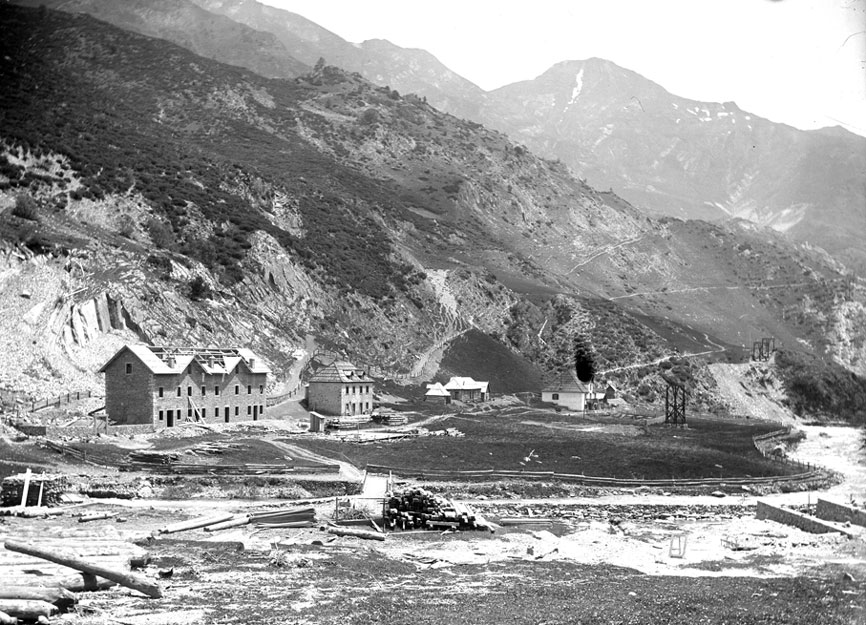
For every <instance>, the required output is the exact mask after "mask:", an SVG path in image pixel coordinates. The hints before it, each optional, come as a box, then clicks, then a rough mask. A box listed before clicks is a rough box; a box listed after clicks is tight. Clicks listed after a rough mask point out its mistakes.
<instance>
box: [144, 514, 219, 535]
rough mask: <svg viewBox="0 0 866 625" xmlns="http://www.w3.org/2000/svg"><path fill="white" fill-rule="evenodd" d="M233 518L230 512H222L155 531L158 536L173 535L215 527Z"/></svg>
mask: <svg viewBox="0 0 866 625" xmlns="http://www.w3.org/2000/svg"><path fill="white" fill-rule="evenodd" d="M232 518H234V515H233V514H232V513H231V512H223V513H222V514H215V515H212V516H205V517H198V518H195V519H190V520H189V521H181V522H180V523H172V524H171V525H166V526H165V527H162V528H160V529H158V530H157V533H159V534H174V533H177V532H185V531H187V530H195V529H199V528H201V527H207V526H208V525H216V524H217V523H225V522H226V521H230V520H231V519H232Z"/></svg>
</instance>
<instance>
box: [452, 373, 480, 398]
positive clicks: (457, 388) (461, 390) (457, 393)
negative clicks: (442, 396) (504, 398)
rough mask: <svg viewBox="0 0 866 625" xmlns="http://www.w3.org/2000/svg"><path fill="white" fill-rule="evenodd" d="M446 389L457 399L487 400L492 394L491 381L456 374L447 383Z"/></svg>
mask: <svg viewBox="0 0 866 625" xmlns="http://www.w3.org/2000/svg"><path fill="white" fill-rule="evenodd" d="M445 390H446V391H448V392H449V393H450V394H451V399H454V400H457V401H486V400H487V399H488V398H489V396H490V382H479V381H477V380H473V379H472V378H467V377H457V376H455V377H453V378H451V379H450V380H448V382H446V383H445Z"/></svg>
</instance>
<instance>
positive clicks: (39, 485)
mask: <svg viewBox="0 0 866 625" xmlns="http://www.w3.org/2000/svg"><path fill="white" fill-rule="evenodd" d="M25 488H26V489H27V499H26V501H25V502H24V505H26V506H37V505H42V506H50V505H54V504H58V503H60V497H61V495H63V493H65V492H66V491H67V490H68V489H69V480H68V479H67V478H66V476H65V475H60V474H38V473H29V474H28V473H19V474H18V475H10V476H9V477H7V478H4V479H3V484H2V486H0V501H2V504H3V505H4V506H18V505H21V498H22V497H23V496H24V490H25Z"/></svg>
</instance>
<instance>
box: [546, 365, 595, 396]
mask: <svg viewBox="0 0 866 625" xmlns="http://www.w3.org/2000/svg"><path fill="white" fill-rule="evenodd" d="M543 390H544V392H552V393H591V392H592V382H588V383H587V382H581V381H580V380H578V379H577V376H576V375H575V373H574V371H571V370H568V371H563V372H562V373H560V374H559V377H557V378H556V379H555V380H554V381H553V382H551V383H550V384H548V385H547V386H545V387H544V389H543Z"/></svg>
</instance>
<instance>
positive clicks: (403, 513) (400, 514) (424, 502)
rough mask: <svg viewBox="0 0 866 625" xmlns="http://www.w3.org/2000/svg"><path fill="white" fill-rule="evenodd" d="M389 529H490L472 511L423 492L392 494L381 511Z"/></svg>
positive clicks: (409, 491)
mask: <svg viewBox="0 0 866 625" xmlns="http://www.w3.org/2000/svg"><path fill="white" fill-rule="evenodd" d="M382 516H383V517H384V519H385V526H386V527H388V528H389V529H392V530H396V529H401V530H411V529H440V528H447V529H456V530H475V529H491V528H490V525H489V524H488V523H487V521H486V520H484V519H483V518H482V517H480V515H478V514H477V513H476V512H475V511H474V510H472V508H470V507H469V506H467V505H465V504H462V503H460V502H457V501H451V500H450V499H445V498H444V497H439V496H438V495H434V494H433V493H430V492H428V491H426V490H424V489H423V488H413V489H410V490H406V491H403V492H394V493H391V494H390V495H389V496H386V498H385V505H384V509H383V511H382Z"/></svg>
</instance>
